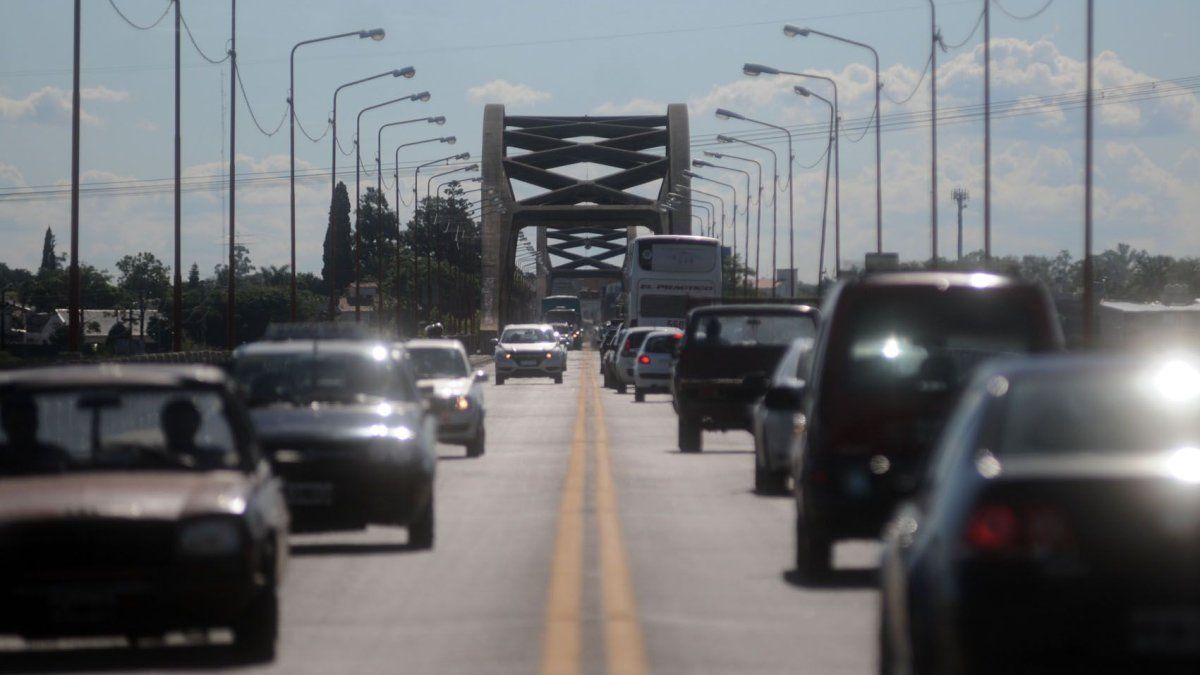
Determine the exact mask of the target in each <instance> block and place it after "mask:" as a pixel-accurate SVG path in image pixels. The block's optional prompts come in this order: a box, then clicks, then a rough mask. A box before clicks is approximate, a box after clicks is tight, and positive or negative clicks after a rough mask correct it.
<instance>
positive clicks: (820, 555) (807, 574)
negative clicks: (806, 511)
mask: <svg viewBox="0 0 1200 675" xmlns="http://www.w3.org/2000/svg"><path fill="white" fill-rule="evenodd" d="M832 553H833V542H831V541H830V540H829V537H827V536H825V535H824V534H822V533H820V532H817V531H816V530H814V529H813V528H812V527H810V526H809V525H808V524H807V523H805V522H804V518H802V517H800V516H797V517H796V571H798V572H799V573H800V575H801V576H802V577H804V578H806V579H820V578H822V577H825V576H827V575H828V574H829V571H830V558H831V557H832Z"/></svg>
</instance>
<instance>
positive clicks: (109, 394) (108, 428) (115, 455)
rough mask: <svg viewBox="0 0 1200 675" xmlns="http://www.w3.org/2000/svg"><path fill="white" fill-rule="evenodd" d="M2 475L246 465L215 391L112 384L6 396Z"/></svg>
mask: <svg viewBox="0 0 1200 675" xmlns="http://www.w3.org/2000/svg"><path fill="white" fill-rule="evenodd" d="M0 415H2V416H3V421H4V424H3V426H2V428H0V474H5V473H40V472H43V471H56V470H58V471H61V470H65V471H98V470H135V469H143V470H152V469H153V470H211V469H230V468H236V467H238V466H239V465H241V464H243V461H242V460H243V459H244V457H243V456H242V455H241V454H240V450H239V446H238V443H237V442H236V435H235V433H234V431H233V428H232V425H231V424H230V422H229V418H228V416H227V414H226V410H225V399H224V397H223V396H222V395H221V394H220V393H218V392H216V391H212V390H186V389H176V388H165V387H160V388H131V387H111V388H104V389H85V390H79V389H72V390H46V391H34V392H6V393H5V394H3V395H0Z"/></svg>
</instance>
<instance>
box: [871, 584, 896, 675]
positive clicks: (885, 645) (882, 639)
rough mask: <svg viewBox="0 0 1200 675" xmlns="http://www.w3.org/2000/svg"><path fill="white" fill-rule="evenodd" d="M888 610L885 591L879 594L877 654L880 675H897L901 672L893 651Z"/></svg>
mask: <svg viewBox="0 0 1200 675" xmlns="http://www.w3.org/2000/svg"><path fill="white" fill-rule="evenodd" d="M888 612H889V610H888V603H887V593H886V592H883V593H880V594H879V650H878V653H877V654H876V657H877V658H878V659H879V663H878V664H877V665H878V667H879V675H896V673H897V672H899V669H898V668H897V667H896V657H895V655H894V654H893V653H892V628H891V622H890V621H889V620H888Z"/></svg>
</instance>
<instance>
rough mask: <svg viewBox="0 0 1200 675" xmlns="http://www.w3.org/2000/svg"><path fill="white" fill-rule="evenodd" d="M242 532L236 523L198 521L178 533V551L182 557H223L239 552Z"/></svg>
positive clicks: (216, 520) (228, 521)
mask: <svg viewBox="0 0 1200 675" xmlns="http://www.w3.org/2000/svg"><path fill="white" fill-rule="evenodd" d="M241 547H242V530H241V528H240V527H238V524H237V522H236V521H232V520H224V519H215V518H214V519H211V520H199V521H196V522H192V523H188V524H187V525H184V526H183V529H181V530H180V531H179V550H180V552H181V553H183V554H184V555H192V556H223V555H232V554H234V553H237V552H238V551H239V550H241Z"/></svg>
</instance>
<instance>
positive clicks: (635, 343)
mask: <svg viewBox="0 0 1200 675" xmlns="http://www.w3.org/2000/svg"><path fill="white" fill-rule="evenodd" d="M659 330H678V329H674V328H671V327H669V326H638V327H636V328H630V329H629V330H627V331H625V336H624V337H622V338H621V341H620V343H619V344H618V345H617V349H616V354H615V356H616V363H615V367H614V368H613V371H614V373H616V376H617V382H616V384H617V392H618V393H621V394H624V393H625V389H626V387H629V386H630V385H633V384H634V381H633V364H634V363H635V362H636V361H637V355H638V349H641V347H642V341H643V340H645V339H646V336H647V335H649V334H651V333H653V332H655V331H659Z"/></svg>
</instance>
